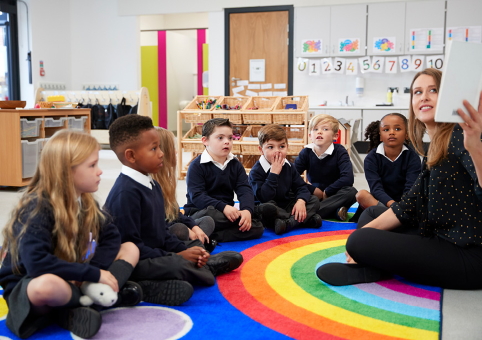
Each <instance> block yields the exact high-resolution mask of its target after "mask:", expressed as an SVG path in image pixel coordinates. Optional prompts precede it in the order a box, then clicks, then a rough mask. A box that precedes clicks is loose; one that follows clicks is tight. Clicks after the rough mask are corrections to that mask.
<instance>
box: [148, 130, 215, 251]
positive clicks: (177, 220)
mask: <svg viewBox="0 0 482 340" xmlns="http://www.w3.org/2000/svg"><path fill="white" fill-rule="evenodd" d="M156 130H157V132H158V133H159V138H160V146H161V150H162V152H163V153H164V163H163V166H162V167H161V169H160V170H159V172H158V173H156V174H152V177H153V178H154V179H155V180H156V181H157V182H158V183H159V185H160V186H161V189H162V193H163V196H164V206H165V210H166V219H167V223H168V225H169V231H170V232H171V234H174V235H176V236H177V237H178V238H179V239H180V240H181V241H189V240H199V241H200V242H201V243H203V244H204V246H205V248H206V250H208V251H209V252H211V251H212V250H213V249H214V247H215V246H216V244H217V242H216V240H212V239H211V240H210V239H209V235H211V233H212V232H213V231H214V220H213V219H212V217H210V216H204V217H201V218H198V219H192V218H191V217H188V216H185V215H184V214H182V213H181V212H180V210H179V204H178V203H177V200H176V187H177V180H176V165H177V160H176V148H175V145H174V134H173V133H172V132H171V131H169V130H166V129H164V128H162V127H156Z"/></svg>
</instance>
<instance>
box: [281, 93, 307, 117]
mask: <svg viewBox="0 0 482 340" xmlns="http://www.w3.org/2000/svg"><path fill="white" fill-rule="evenodd" d="M290 107H296V108H290ZM306 111H308V96H286V97H280V98H279V100H278V102H277V103H276V106H275V108H274V109H273V112H274V113H276V114H273V123H274V124H303V123H304V120H305V112H306Z"/></svg>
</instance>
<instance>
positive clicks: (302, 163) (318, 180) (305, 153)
mask: <svg viewBox="0 0 482 340" xmlns="http://www.w3.org/2000/svg"><path fill="white" fill-rule="evenodd" d="M295 167H296V170H297V171H298V173H300V174H302V173H303V172H304V171H306V172H307V173H306V174H307V178H308V181H309V182H310V183H311V184H308V190H309V191H310V193H311V194H313V192H314V191H315V189H316V188H319V189H320V190H322V191H324V192H325V193H326V195H327V196H328V198H326V199H324V200H321V201H320V209H319V210H318V212H317V214H318V215H320V216H321V218H334V217H336V213H337V211H338V209H339V208H341V207H347V208H349V207H350V206H352V205H353V203H355V202H356V198H355V195H356V193H357V190H356V189H355V188H354V187H353V182H354V181H355V178H354V176H353V167H352V164H351V161H350V156H349V155H348V152H347V151H346V149H345V147H343V146H342V145H340V144H333V143H332V144H331V145H330V146H329V147H328V149H327V150H326V151H325V152H324V153H323V154H322V155H320V156H318V155H317V154H316V152H315V146H314V144H309V145H306V146H305V148H304V149H303V150H301V152H300V153H299V155H298V157H297V158H296V160H295Z"/></svg>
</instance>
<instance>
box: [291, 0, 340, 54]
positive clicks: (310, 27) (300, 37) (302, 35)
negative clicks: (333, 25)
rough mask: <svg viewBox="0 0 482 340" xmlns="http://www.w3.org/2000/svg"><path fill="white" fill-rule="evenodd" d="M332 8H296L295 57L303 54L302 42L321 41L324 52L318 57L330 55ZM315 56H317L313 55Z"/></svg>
mask: <svg viewBox="0 0 482 340" xmlns="http://www.w3.org/2000/svg"><path fill="white" fill-rule="evenodd" d="M330 13H331V11H330V6H320V7H295V27H296V29H295V44H294V48H295V56H296V57H302V56H307V55H306V54H303V53H302V51H303V46H302V41H304V40H311V39H313V40H318V39H319V40H321V42H322V48H321V49H322V50H321V52H320V53H317V54H316V56H317V57H323V56H324V57H326V56H329V55H330V50H331V47H330ZM313 56H315V55H313Z"/></svg>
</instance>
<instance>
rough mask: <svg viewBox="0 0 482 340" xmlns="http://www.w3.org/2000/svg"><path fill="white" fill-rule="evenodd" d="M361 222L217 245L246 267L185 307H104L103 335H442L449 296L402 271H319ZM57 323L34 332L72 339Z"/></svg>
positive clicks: (337, 256)
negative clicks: (347, 275) (326, 275)
mask: <svg viewBox="0 0 482 340" xmlns="http://www.w3.org/2000/svg"><path fill="white" fill-rule="evenodd" d="M354 227H355V224H353V223H336V222H329V221H323V227H322V228H321V229H319V230H313V229H301V230H296V231H294V232H292V233H288V234H287V235H283V236H284V237H279V236H276V235H275V234H274V233H273V232H271V231H269V230H268V231H266V233H265V235H263V237H262V238H261V239H260V240H254V241H245V242H232V243H224V244H222V245H220V246H218V247H217V249H216V252H219V251H223V250H236V251H240V252H242V254H243V256H244V263H243V265H242V267H240V268H239V269H238V270H236V271H234V272H232V273H229V274H226V275H222V276H219V277H218V280H217V284H216V285H215V286H213V287H196V289H195V293H194V295H193V297H192V298H191V300H189V301H188V302H187V303H186V304H184V305H183V306H179V307H175V308H166V307H162V306H155V305H152V304H147V303H141V304H140V305H139V306H137V307H135V308H118V309H110V310H106V311H104V312H103V313H104V314H103V325H102V328H101V330H100V332H99V333H98V334H97V335H96V336H95V337H94V338H93V339H109V340H111V339H178V338H182V339H200V338H206V339H290V338H294V339H370V340H371V339H424V340H425V339H438V338H439V329H440V323H441V312H440V305H441V293H442V290H441V289H440V288H437V287H428V286H422V285H417V284H413V283H410V282H407V281H405V280H403V279H401V278H393V279H390V280H386V281H380V282H377V283H369V284H359V285H354V286H345V287H334V286H330V285H327V284H325V283H323V282H321V281H320V280H318V278H317V277H316V275H315V271H316V268H317V267H318V266H320V265H322V264H324V263H327V262H343V261H344V260H345V256H344V250H345V249H344V245H345V242H346V239H347V237H348V236H349V234H350V233H351V232H352V231H353V229H354ZM6 312H7V309H6V305H5V301H4V300H3V299H0V317H1V318H2V320H1V321H0V339H1V340H5V339H17V338H16V337H15V336H14V335H13V334H12V333H11V332H10V331H9V330H8V329H7V328H6V326H5V320H4V319H5V315H6ZM72 338H74V337H73V336H72V335H71V334H70V333H69V332H67V331H65V330H63V329H61V328H59V327H57V326H54V325H53V326H50V327H48V328H46V329H44V330H42V331H41V332H39V333H37V334H35V335H34V336H32V337H31V339H72Z"/></svg>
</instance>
